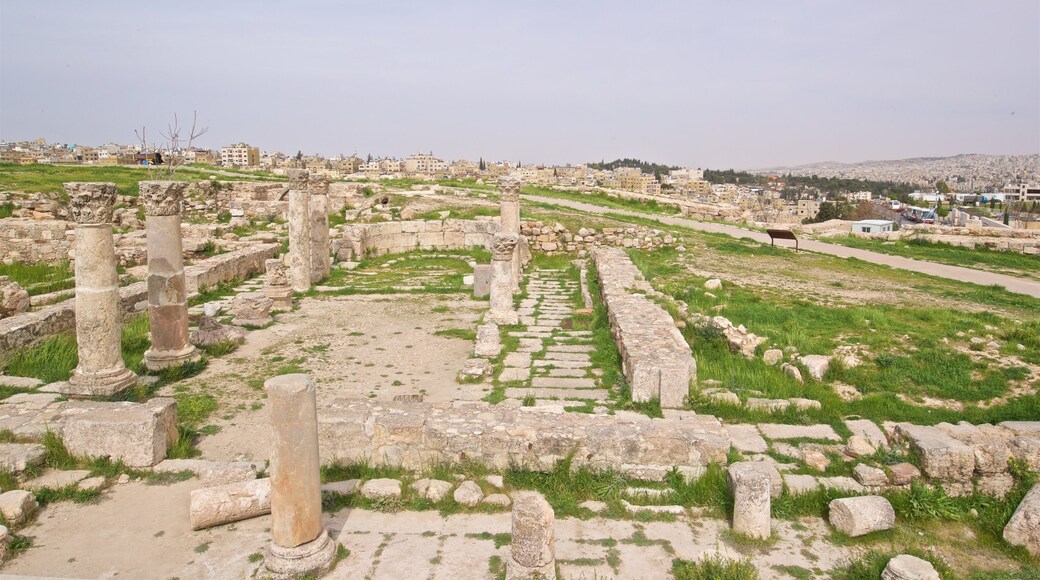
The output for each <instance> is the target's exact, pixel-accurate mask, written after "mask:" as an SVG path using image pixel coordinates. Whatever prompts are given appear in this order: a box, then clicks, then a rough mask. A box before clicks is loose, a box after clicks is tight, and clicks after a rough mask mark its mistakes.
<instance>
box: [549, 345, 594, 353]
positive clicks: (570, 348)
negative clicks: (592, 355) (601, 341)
mask: <svg viewBox="0 0 1040 580" xmlns="http://www.w3.org/2000/svg"><path fill="white" fill-rule="evenodd" d="M547 350H548V351H549V352H593V351H595V350H596V347H595V346H593V345H591V344H554V345H550V346H549V348H548V349H547Z"/></svg>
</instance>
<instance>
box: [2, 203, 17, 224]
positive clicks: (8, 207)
mask: <svg viewBox="0 0 1040 580" xmlns="http://www.w3.org/2000/svg"><path fill="white" fill-rule="evenodd" d="M12 215H14V204H13V203H11V202H9V201H8V202H5V203H0V220H2V219H4V218H9V217H11V216H12Z"/></svg>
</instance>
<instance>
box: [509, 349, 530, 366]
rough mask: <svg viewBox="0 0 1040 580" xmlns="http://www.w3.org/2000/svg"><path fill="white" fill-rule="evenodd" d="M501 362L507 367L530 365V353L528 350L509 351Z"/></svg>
mask: <svg viewBox="0 0 1040 580" xmlns="http://www.w3.org/2000/svg"><path fill="white" fill-rule="evenodd" d="M502 364H504V365H505V366H507V367H527V366H531V353H529V352H511V353H509V354H507V355H506V357H505V358H504V359H502Z"/></svg>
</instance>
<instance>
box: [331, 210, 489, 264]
mask: <svg viewBox="0 0 1040 580" xmlns="http://www.w3.org/2000/svg"><path fill="white" fill-rule="evenodd" d="M498 230H499V224H498V222H496V221H491V220H456V219H446V220H431V221H420V220H415V221H400V222H377V223H370V224H354V225H348V226H344V227H343V228H342V229H341V230H340V231H339V233H338V234H334V235H333V240H332V249H333V252H334V253H335V254H336V256H337V257H338V258H339V259H341V260H351V259H359V258H362V257H364V256H380V255H383V254H396V253H399V252H411V251H414V250H461V249H465V248H485V249H489V248H490V247H491V246H490V244H491V236H492V235H494V234H495V233H496V232H498Z"/></svg>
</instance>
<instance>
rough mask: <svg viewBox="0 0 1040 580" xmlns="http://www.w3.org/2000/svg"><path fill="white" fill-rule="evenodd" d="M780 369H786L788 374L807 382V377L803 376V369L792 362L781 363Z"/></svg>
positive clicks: (800, 381) (799, 380)
mask: <svg viewBox="0 0 1040 580" xmlns="http://www.w3.org/2000/svg"><path fill="white" fill-rule="evenodd" d="M780 370H782V371H784V372H785V373H786V374H787V376H789V377H791V378H792V379H794V380H796V381H798V382H799V383H802V382H805V379H803V378H802V371H801V369H799V368H798V367H796V366H794V365H792V364H788V363H783V364H781V365H780Z"/></svg>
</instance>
